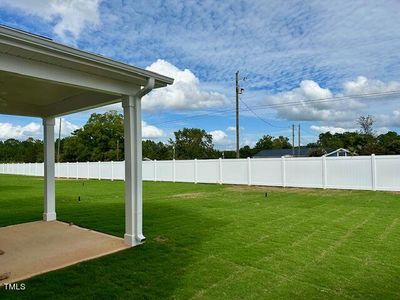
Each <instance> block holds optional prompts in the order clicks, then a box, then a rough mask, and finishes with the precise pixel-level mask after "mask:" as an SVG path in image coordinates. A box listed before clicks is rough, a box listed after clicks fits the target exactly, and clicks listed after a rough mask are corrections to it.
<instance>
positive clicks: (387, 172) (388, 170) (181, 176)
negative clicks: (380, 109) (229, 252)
mask: <svg viewBox="0 0 400 300" xmlns="http://www.w3.org/2000/svg"><path fill="white" fill-rule="evenodd" d="M1 173H2V174H19V175H30V176H43V163H19V164H0V174H1ZM124 174H125V171H124V162H122V161H119V162H79V163H57V164H56V177H64V178H76V179H80V178H82V179H109V180H124ZM143 179H144V180H150V181H171V182H193V183H219V184H223V183H227V184H247V185H266V186H282V187H310V188H311V187H312V188H335V189H358V190H385V191H400V155H382V156H378V155H377V156H375V155H371V156H347V157H302V158H300V157H299V158H285V157H282V158H247V159H206V160H196V159H194V160H168V161H144V162H143Z"/></svg>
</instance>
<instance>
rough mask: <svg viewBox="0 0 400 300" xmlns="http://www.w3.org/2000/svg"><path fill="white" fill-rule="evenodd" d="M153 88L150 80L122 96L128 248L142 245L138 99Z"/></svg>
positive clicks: (152, 79)
mask: <svg viewBox="0 0 400 300" xmlns="http://www.w3.org/2000/svg"><path fill="white" fill-rule="evenodd" d="M153 88H154V78H149V80H148V83H147V85H146V86H145V87H144V88H143V89H141V90H140V91H139V92H138V93H137V94H136V95H129V96H124V97H123V101H122V106H123V108H124V140H125V141H124V142H125V144H124V145H125V147H124V151H125V235H124V239H125V242H126V243H127V244H128V245H130V246H132V247H133V246H136V245H140V244H142V243H143V242H144V240H145V237H144V235H143V212H142V116H141V98H142V97H143V96H144V95H145V94H147V93H148V92H150V91H151V90H152V89H153Z"/></svg>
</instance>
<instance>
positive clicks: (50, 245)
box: [0, 221, 129, 286]
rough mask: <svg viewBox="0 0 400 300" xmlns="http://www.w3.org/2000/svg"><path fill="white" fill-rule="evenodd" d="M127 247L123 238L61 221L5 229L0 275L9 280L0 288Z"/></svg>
mask: <svg viewBox="0 0 400 300" xmlns="http://www.w3.org/2000/svg"><path fill="white" fill-rule="evenodd" d="M127 248H129V246H128V245H127V244H125V243H124V240H123V239H122V238H118V237H115V236H112V235H108V234H104V233H100V232H96V231H92V230H89V229H85V228H81V227H78V226H75V225H70V224H67V223H63V222H59V221H51V222H44V221H37V222H30V223H24V224H17V225H11V226H7V227H2V228H0V250H1V251H2V252H3V254H1V255H0V276H1V275H2V274H5V273H9V277H8V278H7V279H3V280H1V281H0V286H1V285H4V284H5V283H13V282H17V281H21V280H23V279H27V278H29V277H32V276H35V275H38V274H42V273H45V272H49V271H53V270H56V269H60V268H64V267H67V266H70V265H73V264H76V263H79V262H82V261H85V260H89V259H93V258H97V257H100V256H104V255H107V254H110V253H114V252H117V251H120V250H123V249H127ZM0 253H1V252H0Z"/></svg>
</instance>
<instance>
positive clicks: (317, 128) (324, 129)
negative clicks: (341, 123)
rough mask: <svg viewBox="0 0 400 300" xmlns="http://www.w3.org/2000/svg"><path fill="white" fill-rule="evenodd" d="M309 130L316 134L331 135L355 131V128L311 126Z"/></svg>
mask: <svg viewBox="0 0 400 300" xmlns="http://www.w3.org/2000/svg"><path fill="white" fill-rule="evenodd" d="M310 128H311V129H312V130H314V131H316V132H318V133H324V132H330V133H332V134H335V133H344V132H354V131H357V128H342V127H334V126H317V125H311V127H310Z"/></svg>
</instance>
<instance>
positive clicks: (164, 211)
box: [0, 202, 223, 299]
mask: <svg viewBox="0 0 400 300" xmlns="http://www.w3.org/2000/svg"><path fill="white" fill-rule="evenodd" d="M59 211H60V216H61V219H63V220H65V221H71V222H74V224H77V225H80V226H84V227H87V228H91V229H94V230H98V231H103V232H107V233H111V234H115V235H118V236H122V235H123V233H124V206H123V203H115V204H109V203H107V204H96V206H88V207H85V209H82V207H79V208H77V207H76V206H75V207H65V208H61V209H60V210H59ZM144 211H145V213H144V229H145V235H146V237H147V240H146V243H145V244H143V245H141V246H139V247H135V248H131V249H128V250H124V251H121V252H119V253H115V254H111V255H108V256H105V257H103V258H99V259H95V260H91V261H87V262H83V263H79V264H77V265H74V266H70V267H67V268H65V269H61V270H58V271H54V272H50V273H46V274H43V275H40V276H37V277H35V278H32V279H30V280H26V281H24V282H25V284H26V290H25V291H20V292H9V291H5V290H0V298H3V297H5V298H6V297H11V298H14V297H15V298H18V299H21V298H22V299H48V298H51V299H59V298H66V299H87V298H90V299H94V298H96V299H115V298H121V299H136V298H140V299H143V298H166V297H171V296H172V295H174V291H175V290H176V289H179V287H180V285H181V279H182V277H183V276H184V274H185V269H186V268H187V267H188V266H189V265H191V264H193V263H195V262H196V261H197V260H199V259H201V258H202V257H201V254H199V253H198V252H196V250H195V249H197V248H198V247H199V246H200V245H201V243H202V242H203V241H205V240H207V239H209V236H210V235H211V234H212V230H211V228H213V227H215V226H221V225H223V224H221V222H222V221H220V220H214V219H211V218H209V217H207V216H204V215H200V214H199V213H198V212H197V211H196V210H194V209H190V208H186V209H182V208H180V207H177V206H176V205H175V206H172V205H171V204H169V203H168V202H157V203H146V205H145V208H144ZM198 224H201V226H199V225H198ZM65 246H66V247H68V245H65Z"/></svg>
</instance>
